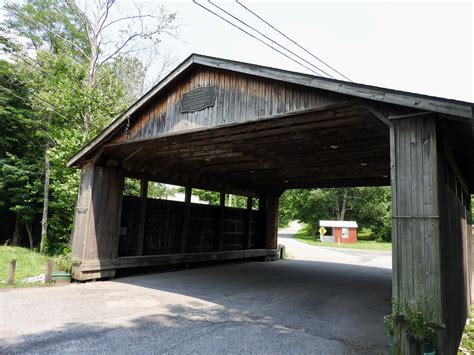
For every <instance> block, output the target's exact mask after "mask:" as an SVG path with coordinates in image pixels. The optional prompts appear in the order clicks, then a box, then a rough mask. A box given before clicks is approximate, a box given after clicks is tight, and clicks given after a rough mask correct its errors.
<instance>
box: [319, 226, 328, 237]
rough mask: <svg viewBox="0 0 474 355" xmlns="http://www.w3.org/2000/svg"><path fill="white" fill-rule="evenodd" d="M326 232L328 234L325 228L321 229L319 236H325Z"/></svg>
mask: <svg viewBox="0 0 474 355" xmlns="http://www.w3.org/2000/svg"><path fill="white" fill-rule="evenodd" d="M326 232H327V230H326V228H324V227H321V228H319V234H321V235H325V234H326Z"/></svg>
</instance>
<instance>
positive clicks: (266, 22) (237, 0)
mask: <svg viewBox="0 0 474 355" xmlns="http://www.w3.org/2000/svg"><path fill="white" fill-rule="evenodd" d="M235 2H236V3H237V4H239V5H240V6H242V7H243V8H244V9H245V10H247V11H248V12H250V13H251V14H253V15H254V16H255V17H257V18H258V19H259V20H261V21H262V22H264V23H265V24H266V25H268V26H270V27H271V28H272V29H274V30H275V31H277V32H278V33H279V34H281V35H282V36H283V37H285V38H286V39H287V40H289V41H291V42H292V43H294V44H295V45H296V46H298V47H299V48H300V49H302V50H303V51H305V52H306V53H308V54H309V55H310V56H312V57H313V58H315V59H316V60H318V61H319V62H321V63H323V64H324V65H326V66H327V67H328V68H331V69H332V70H334V71H335V72H336V73H338V74H339V75H341V76H342V77H343V78H345V79H347V80H349V81H350V82H352V80H351V79H349V78H348V77H347V76H345V75H344V74H342V73H341V72H339V71H337V70H336V69H334V68H333V67H332V66H330V65H329V64H328V63H326V62H325V61H323V60H322V59H320V58H318V57H317V56H316V55H314V54H313V53H311V52H310V51H308V50H307V49H306V48H304V47H303V46H301V45H300V44H299V43H297V42H296V41H295V40H293V39H291V38H290V37H288V36H287V35H285V34H284V33H283V32H282V31H280V30H279V29H277V28H276V27H275V26H273V25H272V24H271V23H269V22H268V21H266V20H264V19H263V18H262V17H261V16H259V15H258V14H256V13H255V12H254V11H252V10H250V9H249V8H248V7H247V6H245V5H244V4H242V3H241V2H239V0H235Z"/></svg>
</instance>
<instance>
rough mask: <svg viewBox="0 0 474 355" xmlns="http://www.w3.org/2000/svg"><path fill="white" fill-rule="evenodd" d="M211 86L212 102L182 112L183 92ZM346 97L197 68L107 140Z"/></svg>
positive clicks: (247, 117) (252, 117) (232, 120)
mask: <svg viewBox="0 0 474 355" xmlns="http://www.w3.org/2000/svg"><path fill="white" fill-rule="evenodd" d="M202 86H215V87H216V89H217V97H216V101H215V104H214V106H212V107H209V108H206V109H204V110H201V111H198V112H186V113H181V111H180V100H181V97H182V95H183V94H184V93H186V92H189V91H191V90H193V89H195V88H198V87H202ZM347 99H348V97H347V96H345V95H340V94H335V93H331V92H328V91H324V90H319V89H313V88H308V87H304V86H299V85H294V84H290V83H285V82H280V81H276V80H270V79H265V78H259V77H256V76H251V75H245V74H238V73H233V72H230V71H225V70H218V69H212V68H205V67H198V68H196V69H195V70H193V71H192V72H191V73H190V74H189V75H187V76H186V77H184V78H182V79H181V80H179V81H178V82H176V83H175V85H174V87H173V88H172V90H171V89H170V90H167V91H164V92H163V93H162V94H161V95H160V96H159V97H157V98H155V100H154V101H153V103H151V104H148V105H147V106H145V107H144V108H143V109H142V110H140V111H138V112H137V114H136V115H134V116H133V117H131V118H130V123H131V127H130V129H129V130H128V131H126V132H125V131H121V134H119V135H117V136H116V137H115V138H113V139H112V140H111V141H110V142H113V143H118V142H124V141H127V140H134V139H140V138H145V137H153V136H158V135H161V134H165V133H171V132H180V131H186V130H191V129H196V128H203V127H215V126H220V125H224V124H229V123H238V122H245V121H252V120H256V119H258V118H260V117H268V116H273V115H276V114H282V113H286V112H292V111H298V110H302V109H305V108H314V107H318V106H322V105H327V104H332V103H338V102H342V101H344V100H347Z"/></svg>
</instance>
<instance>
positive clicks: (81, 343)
mask: <svg viewBox="0 0 474 355" xmlns="http://www.w3.org/2000/svg"><path fill="white" fill-rule="evenodd" d="M293 242H296V241H293ZM301 247H302V246H301ZM302 248H303V247H302ZM289 249H291V248H290V247H289ZM318 249H320V248H318ZM289 252H290V253H291V252H293V253H295V254H297V252H295V251H294V250H293V251H291V250H289ZM335 255H339V259H335V260H333V261H335V262H326V261H318V260H317V257H314V256H313V258H314V260H313V259H311V260H283V261H274V262H265V263H264V262H245V263H234V264H225V265H220V266H212V267H202V268H196V269H188V270H181V271H173V272H165V273H156V274H149V275H141V276H133V277H127V278H121V279H117V280H115V281H109V282H95V283H92V282H91V283H86V284H73V285H68V286H58V287H42V288H27V289H11V290H0V353H46V352H47V353H66V352H81V353H90V352H94V353H140V354H143V353H160V354H191V353H192V354H269V353H273V354H351V353H382V352H385V351H386V345H385V344H386V337H385V332H384V327H383V324H382V321H381V319H382V315H383V314H386V313H389V312H390V304H389V299H390V289H391V270H390V269H388V268H383V267H373V266H370V267H367V266H360V265H355V264H342V263H336V262H338V261H339V262H341V261H344V256H343V255H345V254H335ZM377 263H378V262H377Z"/></svg>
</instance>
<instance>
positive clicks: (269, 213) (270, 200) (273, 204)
mask: <svg viewBox="0 0 474 355" xmlns="http://www.w3.org/2000/svg"><path fill="white" fill-rule="evenodd" d="M277 244H278V197H276V196H272V195H267V196H266V198H265V244H264V248H265V249H276V248H277V246H278V245H277Z"/></svg>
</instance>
